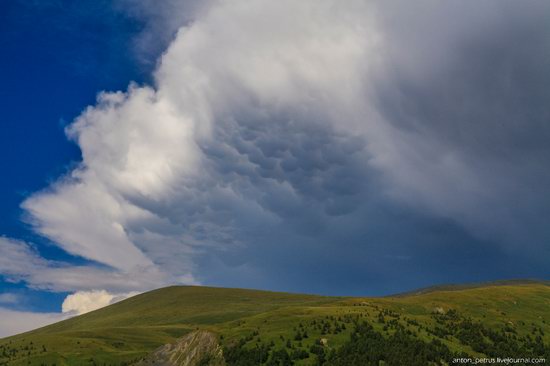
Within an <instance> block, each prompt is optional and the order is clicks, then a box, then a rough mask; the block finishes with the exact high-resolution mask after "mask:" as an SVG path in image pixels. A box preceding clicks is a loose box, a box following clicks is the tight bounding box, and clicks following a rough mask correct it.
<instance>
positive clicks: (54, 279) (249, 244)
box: [0, 0, 550, 334]
mask: <svg viewBox="0 0 550 366" xmlns="http://www.w3.org/2000/svg"><path fill="white" fill-rule="evenodd" d="M328 3H330V1H329V2H328ZM199 4H200V5H199ZM254 4H256V3H254ZM257 4H260V5H251V4H248V5H246V6H232V5H229V4H222V3H219V4H217V3H211V2H206V1H205V2H198V1H193V0H185V1H178V0H166V1H163V2H155V1H152V0H151V1H141V2H140V1H134V0H110V1H108V0H98V1H69V0H55V1H54V0H44V1H24V0H20V1H19V0H9V1H4V2H2V3H0V17H1V18H0V49H1V50H2V56H3V57H2V58H0V80H1V84H0V103H1V105H0V110H1V112H2V113H1V116H0V121H1V125H0V128H1V130H0V169H1V170H0V171H1V172H2V179H1V180H0V203H1V204H0V236H1V237H2V238H0V256H3V258H0V276H2V277H0V278H1V279H2V280H1V281H0V293H6V294H15V295H17V296H16V297H17V301H11V302H9V303H4V304H3V303H0V311H1V310H2V308H9V309H16V310H18V311H40V312H59V310H60V306H61V303H62V302H63V299H65V297H66V296H67V295H69V294H71V293H84V295H83V296H87V295H86V294H87V292H86V291H92V290H107V291H109V292H111V293H114V294H127V293H130V292H131V291H145V290H148V289H151V288H154V287H158V286H164V285H167V284H172V283H184V284H185V283H187V284H189V283H201V284H207V285H219V286H231V287H254V288H264V289H274V290H286V291H296V292H310V293H322V294H338V295H346V294H347V295H382V294H389V293H395V292H400V291H406V290H410V289H413V288H416V287H424V286H428V285H433V284H440V283H458V282H477V281H487V280H496V279H509V278H526V277H529V278H549V275H550V272H549V271H548V268H550V266H549V265H548V264H549V262H548V261H549V260H550V249H549V248H548V240H549V239H550V228H549V226H548V222H549V220H550V210H549V209H548V207H550V201H549V197H550V190H549V188H548V187H549V186H550V169H548V168H549V164H548V161H550V149H549V148H548V146H550V145H549V144H548V141H549V139H550V122H549V116H550V111H549V108H550V107H549V105H548V103H547V101H548V97H549V93H548V88H547V86H548V85H549V83H550V58H549V57H548V55H549V54H550V53H549V52H550V41H549V39H550V38H549V37H548V34H549V32H550V28H549V26H548V24H550V23H547V15H548V14H549V13H550V11H549V7H548V6H547V5H532V6H529V7H519V6H516V5H514V4H513V3H512V2H498V1H494V2H488V3H487V4H486V6H485V7H483V8H480V9H477V8H476V9H475V12H474V11H473V10H474V9H473V8H472V7H473V5H468V4H461V5H451V4H439V5H433V6H427V5H424V6H422V7H421V10H422V11H418V10H419V9H418V8H414V9H413V7H411V6H410V5H407V3H406V2H403V3H400V5H399V6H397V5H392V4H382V3H377V2H374V4H376V12H373V10H372V9H370V8H368V7H363V6H359V5H357V4H355V5H350V4H342V5H340V10H341V13H340V12H332V11H328V10H327V9H330V6H326V7H323V6H321V7H319V8H315V9H317V10H318V12H313V11H312V10H311V9H312V8H308V6H307V5H306V4H307V1H304V2H303V3H294V2H292V1H281V2H280V3H277V4H278V5H277V4H275V3H269V2H265V3H264V1H263V0H258V3H257ZM262 4H263V5H262ZM241 5H242V4H241ZM312 6H313V5H312ZM316 6H317V5H316ZM474 8H475V7H474ZM205 9H206V10H208V11H205ZM289 14H292V15H293V16H292V17H290V16H287V15H289ZM341 14H344V15H345V16H342V17H340V15H341ZM372 14H375V16H376V17H377V18H376V20H377V21H376V22H370V20H369V19H371V18H370V17H371V15H372ZM471 14H475V16H471ZM194 19H195V20H197V19H198V20H197V21H195V22H193V21H192V20H194ZM184 25H186V26H187V28H186V29H185V30H182V31H180V32H179V33H178V34H177V35H176V30H177V29H178V28H179V27H181V26H184ZM373 35H374V36H376V37H374V36H373ZM377 37H378V38H377ZM372 39H375V40H376V42H374V41H372ZM371 41H372V42H371ZM319 45H322V46H319ZM161 55H162V56H161ZM159 57H162V58H159ZM157 61H158V62H157ZM160 61H162V62H160ZM154 75H155V76H154ZM131 82H136V83H137V84H136V85H134V86H132V87H131V88H130V90H129V91H128V92H126V93H124V91H127V90H128V89H127V88H128V85H129V84H130V83H131ZM101 91H122V92H121V93H118V94H106V96H104V97H103V99H101V100H100V101H97V100H96V96H97V95H98V93H99V92H101ZM88 106H92V107H91V108H90V109H89V110H88V112H86V113H85V114H83V115H82V117H81V118H80V120H79V122H78V123H76V124H72V123H73V121H74V120H75V118H77V117H78V116H79V115H81V113H82V111H83V110H84V109H85V108H86V107H88ZM68 126H72V127H71V132H70V133H69V134H70V135H71V137H72V139H73V141H69V139H68V138H67V136H66V134H65V129H66V127H68ZM68 176H70V179H68V178H65V177H68ZM21 205H23V206H21ZM25 261H26V262H27V263H29V266H28V268H23V267H24V264H23V263H25ZM82 279H85V280H82ZM0 299H1V298H0ZM0 330H1V329H0ZM0 334H1V333H0Z"/></svg>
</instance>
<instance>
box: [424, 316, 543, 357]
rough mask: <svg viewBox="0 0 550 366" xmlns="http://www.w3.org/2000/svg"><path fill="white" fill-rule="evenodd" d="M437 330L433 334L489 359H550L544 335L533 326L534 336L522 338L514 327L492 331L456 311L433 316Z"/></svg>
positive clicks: (508, 325)
mask: <svg viewBox="0 0 550 366" xmlns="http://www.w3.org/2000/svg"><path fill="white" fill-rule="evenodd" d="M432 317H433V319H434V320H435V322H436V324H437V325H436V326H435V327H434V328H433V330H432V331H431V332H432V334H434V335H437V336H439V337H442V338H445V339H451V338H452V337H454V338H456V339H457V340H459V341H460V343H462V344H464V345H467V346H470V347H471V348H472V349H473V350H474V351H476V352H480V353H483V354H485V355H487V356H488V357H515V358H534V357H545V358H547V359H548V358H549V357H550V346H549V345H547V344H544V341H543V338H542V337H543V336H544V331H543V330H542V328H540V327H536V326H534V325H533V328H532V332H531V334H526V335H519V334H518V332H517V330H516V327H515V325H514V324H513V323H507V324H506V325H505V326H504V327H502V328H500V329H491V328H488V327H486V326H485V325H483V324H482V323H480V322H478V321H474V320H472V319H471V318H467V317H463V316H461V315H460V314H459V313H458V312H457V311H455V310H449V311H448V312H447V313H445V314H432Z"/></svg>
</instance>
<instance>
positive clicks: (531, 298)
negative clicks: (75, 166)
mask: <svg viewBox="0 0 550 366" xmlns="http://www.w3.org/2000/svg"><path fill="white" fill-rule="evenodd" d="M439 308H441V309H443V310H444V311H447V310H449V309H455V310H457V311H458V312H460V313H461V314H463V315H465V316H468V317H471V318H472V319H474V320H477V321H480V322H482V323H483V324H485V325H486V326H488V327H491V328H495V329H500V328H502V327H504V326H506V325H507V324H513V326H514V327H515V329H516V331H517V332H518V334H529V333H531V332H533V329H534V328H537V329H541V330H542V331H543V333H544V341H545V342H548V341H550V338H549V337H550V312H549V310H548V309H550V287H549V286H548V285H547V284H546V283H536V282H529V283H511V284H502V283H500V284H495V285H486V286H474V287H471V288H443V289H435V290H433V291H422V292H420V293H418V294H415V293H411V294H405V295H399V296H395V297H383V298H351V297H323V296H314V295H299V294H288V293H277V292H267V291H255V290H242V289H226V288H209V287H192V286H177V287H167V288H162V289H158V290H155V291H151V292H148V293H145V294H141V295H138V296H135V297H133V298H130V299H127V300H125V301H122V302H120V303H117V304H114V305H111V306H108V307H106V308H103V309H100V310H96V311H94V312H91V313H88V314H84V315H81V316H78V317H75V318H72V319H69V320H65V321H62V322H59V323H56V324H53V325H50V326H47V327H44V328H41V329H37V330H34V331H31V332H28V333H23V334H20V335H17V336H13V337H9V338H4V339H1V340H0V365H1V364H2V363H4V364H6V363H7V364H9V365H53V364H55V365H83V364H85V365H93V364H97V365H103V364H106V365H108V364H123V363H128V362H130V361H132V360H136V359H139V358H141V357H143V356H144V355H146V354H147V353H149V352H151V351H152V350H154V349H155V348H157V347H159V346H160V345H163V344H166V343H169V342H173V341H174V340H175V339H177V338H179V337H181V336H183V335H185V334H186V333H188V332H190V331H192V330H195V329H206V330H210V331H213V332H215V333H216V334H218V335H220V336H221V339H222V343H224V344H231V343H232V342H236V341H237V340H239V339H241V338H247V340H248V341H249V343H250V344H254V342H257V341H258V340H259V339H261V341H262V342H273V343H275V345H276V347H284V346H285V345H286V344H287V343H288V341H290V343H291V344H292V346H293V347H294V346H295V345H302V346H303V347H308V346H309V345H311V344H313V342H314V341H315V340H316V339H320V338H325V339H326V340H327V342H328V346H329V347H332V348H336V347H338V346H339V345H340V344H342V343H343V342H345V341H346V340H347V339H348V338H349V333H350V331H351V327H348V328H346V329H344V330H341V331H340V332H338V333H337V334H333V333H334V332H332V331H331V332H329V333H328V334H322V330H321V329H318V327H316V326H315V325H314V323H315V324H318V322H322V321H323V322H324V321H328V320H327V319H334V321H335V322H336V320H337V319H343V318H346V317H356V318H359V319H364V320H369V321H370V322H371V323H372V324H374V326H375V327H376V328H377V329H379V330H380V331H384V329H383V324H381V323H378V322H377V317H378V316H379V313H380V312H381V311H386V312H387V313H388V314H390V313H398V314H400V315H401V317H400V319H399V321H403V322H404V321H405V319H408V320H414V321H415V322H417V323H418V324H419V325H420V327H416V328H415V326H412V325H410V324H408V325H407V327H410V328H411V329H412V330H414V331H415V332H417V334H418V337H419V338H422V339H424V340H430V339H431V338H433V335H431V334H429V333H428V332H426V331H424V330H423V329H422V328H426V327H432V326H434V324H433V322H434V321H433V317H432V313H433V312H434V310H436V309H439ZM388 317H389V318H392V316H391V315H389V316H388ZM301 329H307V333H308V337H307V338H305V339H302V340H296V339H295V338H296V334H297V333H299V330H301ZM386 331H387V330H386ZM387 332H389V331H387ZM444 342H445V343H446V344H447V345H448V346H449V348H451V349H452V350H454V351H466V352H468V353H470V354H475V352H473V351H472V350H471V349H468V347H467V346H463V345H462V344H460V342H458V341H456V340H454V339H448V340H445V341H444ZM13 350H15V352H14V351H13ZM4 351H5V352H6V353H3V352H4ZM10 352H14V353H12V354H11V355H10V357H9V358H8V357H6V356H7V355H8V353H10ZM300 362H301V363H300V364H303V365H307V364H311V363H312V360H311V359H305V360H302V361H300Z"/></svg>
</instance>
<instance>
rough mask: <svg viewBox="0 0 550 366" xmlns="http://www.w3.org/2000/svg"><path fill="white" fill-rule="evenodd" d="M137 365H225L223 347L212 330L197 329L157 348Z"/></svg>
mask: <svg viewBox="0 0 550 366" xmlns="http://www.w3.org/2000/svg"><path fill="white" fill-rule="evenodd" d="M134 365H135V366H153V365H154V366H225V361H224V359H223V354H222V348H221V346H220V345H219V343H218V338H217V337H216V335H215V334H214V333H212V332H208V331H205V330H197V331H194V332H191V333H189V334H187V335H185V336H184V337H182V338H180V339H178V340H177V341H176V342H175V343H171V344H165V345H164V346H161V347H159V348H157V349H156V350H155V351H153V352H152V353H151V354H149V355H148V356H147V357H145V358H144V359H143V360H141V361H139V362H137V363H136V364H134Z"/></svg>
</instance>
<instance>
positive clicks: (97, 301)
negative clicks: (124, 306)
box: [61, 290, 139, 315]
mask: <svg viewBox="0 0 550 366" xmlns="http://www.w3.org/2000/svg"><path fill="white" fill-rule="evenodd" d="M137 294H139V292H130V293H126V294H111V293H109V292H107V291H105V290H95V291H79V292H76V293H74V294H71V295H69V296H67V297H66V298H65V300H64V301H63V304H62V305H61V309H62V312H63V313H64V314H71V315H81V314H84V313H88V312H90V311H93V310H97V309H100V308H102V307H105V306H107V305H111V304H114V303H116V302H119V301H122V300H124V299H127V298H129V297H132V296H135V295H137Z"/></svg>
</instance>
